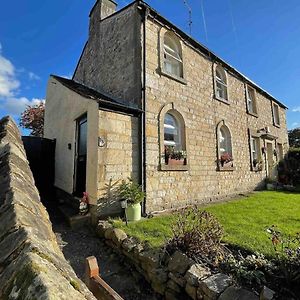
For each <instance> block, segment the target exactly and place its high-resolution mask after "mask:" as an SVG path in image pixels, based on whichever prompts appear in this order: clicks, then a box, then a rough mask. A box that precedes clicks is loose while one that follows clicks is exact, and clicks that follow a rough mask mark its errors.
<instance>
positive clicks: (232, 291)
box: [219, 286, 258, 300]
mask: <svg viewBox="0 0 300 300" xmlns="http://www.w3.org/2000/svg"><path fill="white" fill-rule="evenodd" d="M219 300H258V296H257V295H255V294H254V293H253V292H250V291H248V290H245V289H242V288H238V287H234V286H230V287H228V288H227V289H226V290H225V291H224V292H223V293H222V294H221V296H220V297H219Z"/></svg>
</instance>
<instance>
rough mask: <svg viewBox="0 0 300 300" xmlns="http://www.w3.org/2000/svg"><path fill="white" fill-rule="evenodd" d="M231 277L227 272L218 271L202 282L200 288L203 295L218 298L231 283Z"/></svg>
mask: <svg viewBox="0 0 300 300" xmlns="http://www.w3.org/2000/svg"><path fill="white" fill-rule="evenodd" d="M230 283H231V278H230V277H229V276H227V275H225V274H222V273H218V274H215V275H212V276H210V277H208V278H206V279H204V280H203V281H201V282H200V285H199V289H200V290H201V291H202V295H203V296H204V295H206V296H208V297H209V299H212V300H214V299H217V298H218V296H219V295H220V294H221V293H222V292H223V291H224V290H225V289H226V288H227V287H228V286H229V285H230Z"/></svg>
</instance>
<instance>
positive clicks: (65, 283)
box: [0, 117, 95, 299]
mask: <svg viewBox="0 0 300 300" xmlns="http://www.w3.org/2000/svg"><path fill="white" fill-rule="evenodd" d="M0 298H1V299H95V298H94V297H93V295H92V294H91V293H90V292H89V291H88V289H87V288H86V286H85V285H84V284H83V283H82V282H81V281H80V280H79V279H78V278H77V277H76V274H75V273H74V271H73V269H72V268H71V266H70V265H69V264H68V263H67V261H66V260H65V258H64V256H63V254H62V252H61V250H60V249H59V246H58V244H57V242H56V238H55V235H54V233H53V231H52V227H51V223H50V220H49V216H48V213H47V211H46V209H45V208H44V206H43V205H42V204H41V202H40V197H39V194H38V191H37V189H36V187H35V185H34V180H33V176H32V173H31V171H30V168H29V165H28V161H27V159H26V154H25V150H24V148H23V144H22V141H21V137H20V132H19V130H18V128H17V126H16V124H15V123H14V122H13V121H12V119H10V118H9V117H5V118H3V119H1V120H0Z"/></svg>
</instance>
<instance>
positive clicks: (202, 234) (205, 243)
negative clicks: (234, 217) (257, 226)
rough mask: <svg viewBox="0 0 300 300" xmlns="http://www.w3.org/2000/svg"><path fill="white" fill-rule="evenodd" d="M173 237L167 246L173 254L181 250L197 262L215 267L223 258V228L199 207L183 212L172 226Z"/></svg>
mask: <svg viewBox="0 0 300 300" xmlns="http://www.w3.org/2000/svg"><path fill="white" fill-rule="evenodd" d="M172 235H173V238H172V239H171V240H170V241H169V242H168V244H167V250H168V251H169V252H171V253H172V252H174V251H175V250H180V251H181V252H183V253H185V254H187V255H188V256H189V257H191V258H193V259H194V260H196V261H198V260H201V261H203V262H206V263H209V264H211V263H212V264H214V265H215V264H216V263H217V262H218V261H219V260H220V259H221V258H222V257H223V252H224V249H223V247H222V245H221V239H222V237H223V228H222V226H221V225H220V223H219V222H218V220H217V219H216V218H215V217H214V216H213V215H212V214H211V213H209V212H207V211H201V210H199V209H198V208H197V207H193V208H187V209H184V210H182V211H181V212H180V213H179V214H178V218H177V220H176V222H175V224H174V225H173V226H172Z"/></svg>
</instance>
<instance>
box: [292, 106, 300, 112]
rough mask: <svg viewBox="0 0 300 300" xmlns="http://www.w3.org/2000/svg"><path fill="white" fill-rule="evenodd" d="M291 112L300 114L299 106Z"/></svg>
mask: <svg viewBox="0 0 300 300" xmlns="http://www.w3.org/2000/svg"><path fill="white" fill-rule="evenodd" d="M292 111H293V112H300V106H298V107H295V108H293V109H292Z"/></svg>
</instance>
